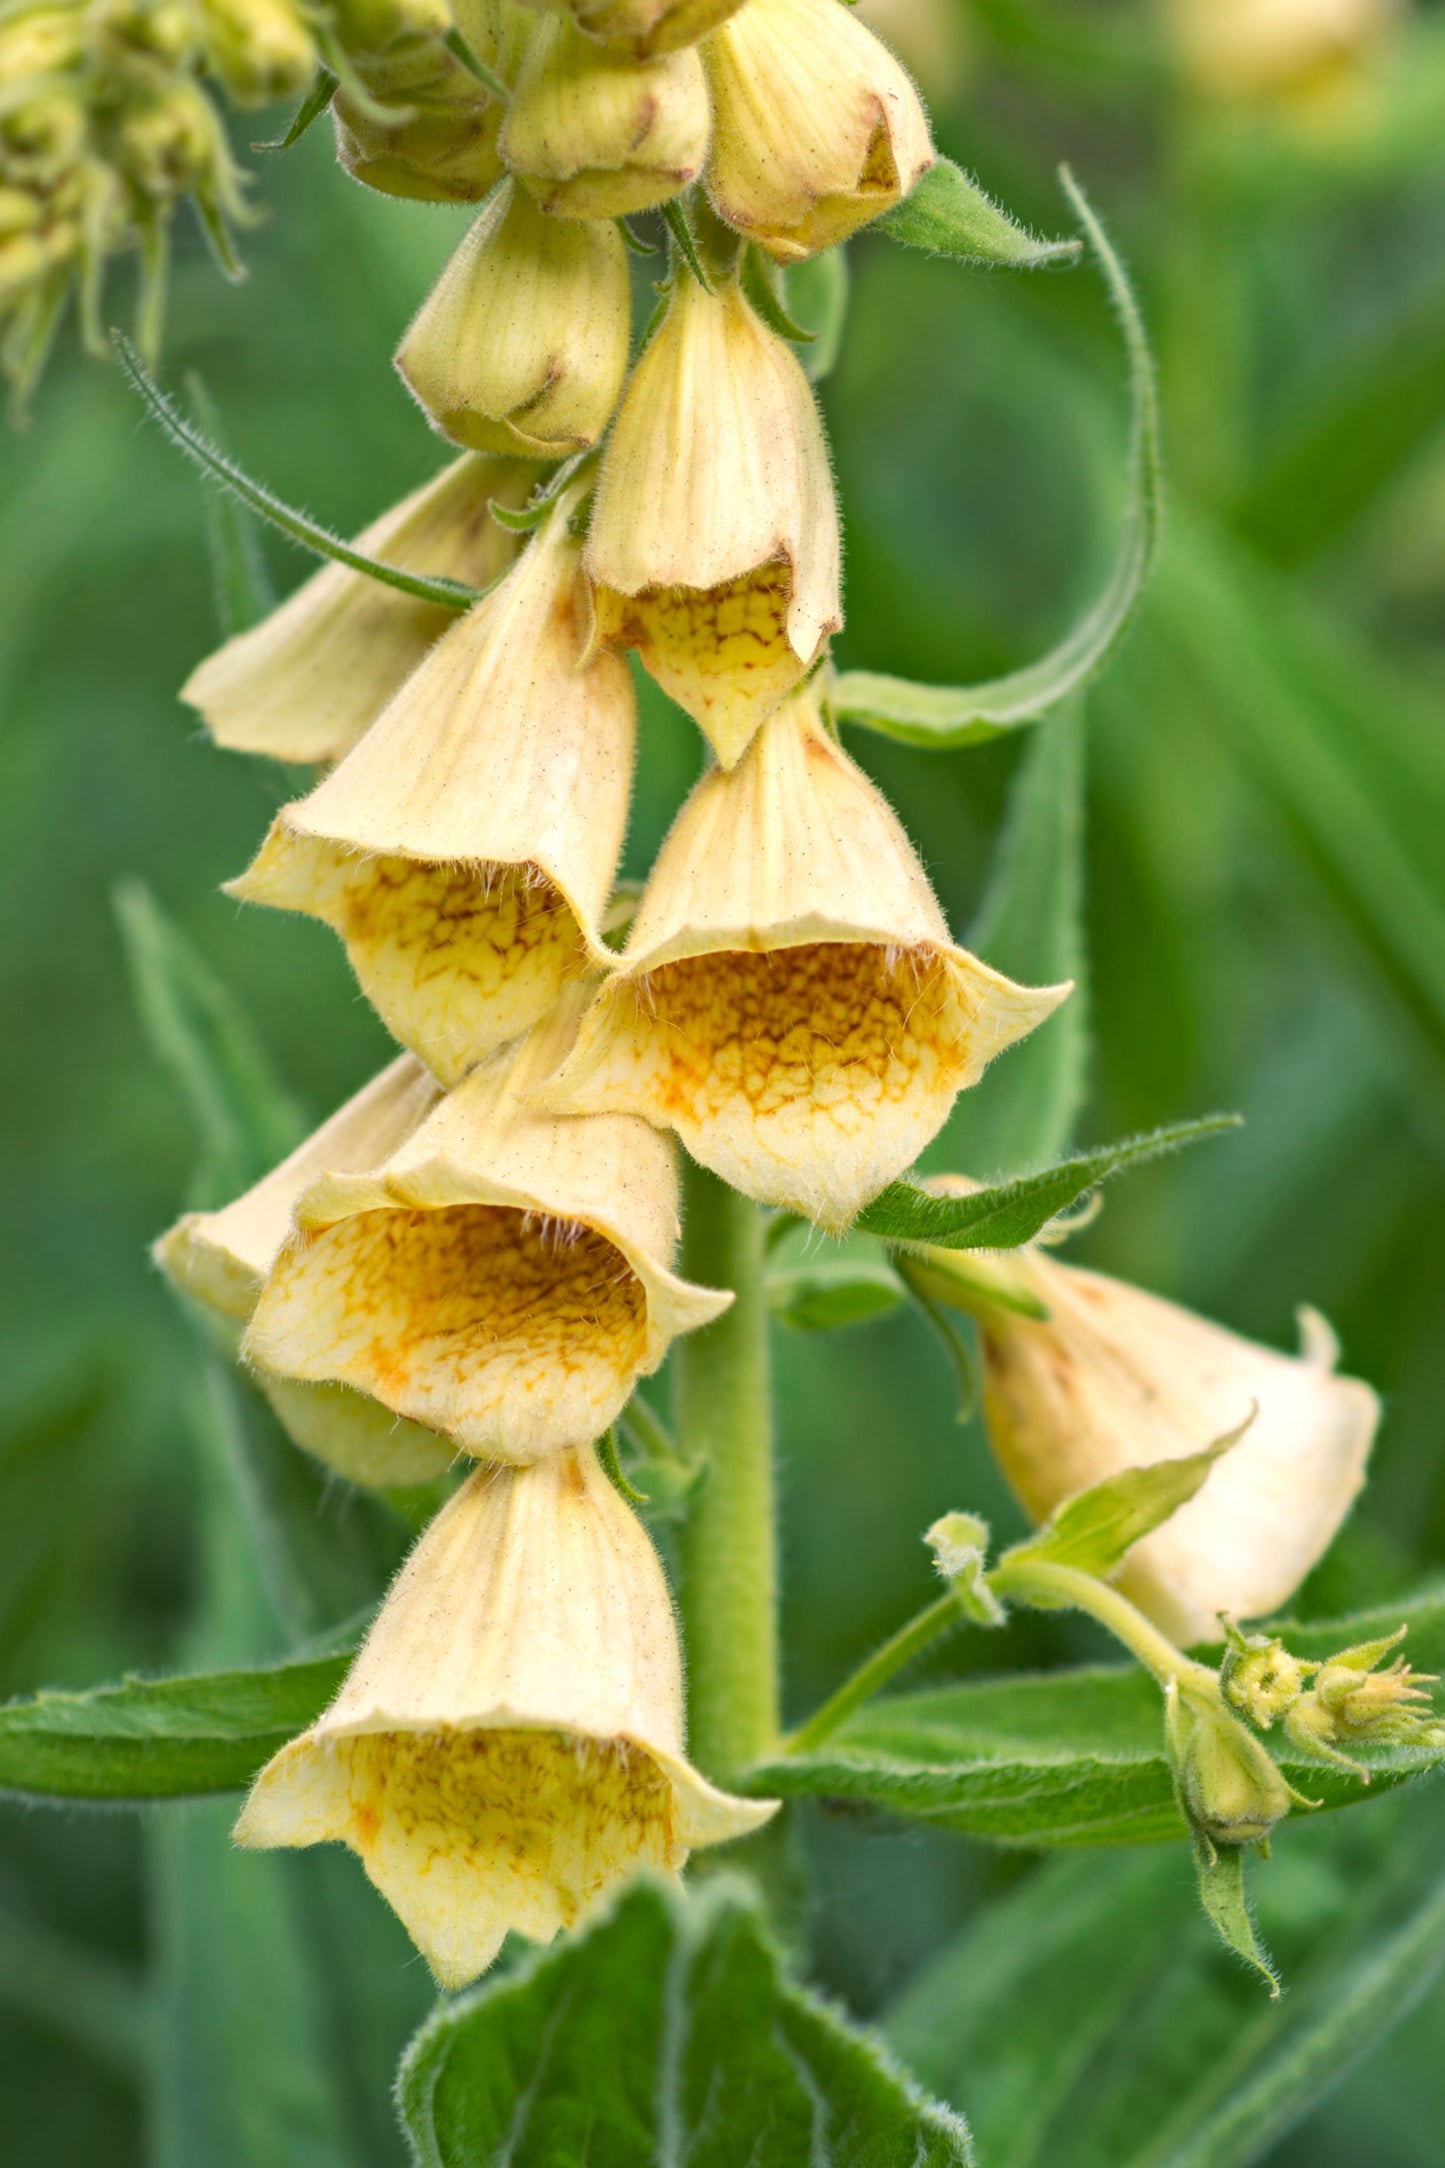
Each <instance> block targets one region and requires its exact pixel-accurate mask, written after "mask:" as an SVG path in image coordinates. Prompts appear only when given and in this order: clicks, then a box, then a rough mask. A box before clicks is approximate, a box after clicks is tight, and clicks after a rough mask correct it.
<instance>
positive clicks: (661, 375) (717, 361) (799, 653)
mask: <svg viewBox="0 0 1445 2168" xmlns="http://www.w3.org/2000/svg"><path fill="white" fill-rule="evenodd" d="M839 562H840V560H839V538H838V513H837V506H836V504H835V503H834V498H833V478H832V474H831V472H830V471H829V466H828V451H827V446H826V444H825V443H824V440H823V425H822V422H821V421H820V419H819V416H818V409H817V406H816V404H815V402H814V399H813V394H812V390H811V389H810V387H809V384H808V380H807V378H806V377H805V376H804V374H803V371H802V369H801V367H800V366H799V364H798V361H797V359H796V357H795V356H794V355H793V353H792V352H791V350H790V349H789V348H788V347H787V346H786V345H785V344H784V342H783V341H782V340H781V339H780V338H778V337H777V336H776V335H775V334H774V333H773V332H771V331H769V330H768V328H767V326H766V325H765V324H763V323H762V321H761V320H760V318H759V317H758V316H756V315H755V314H754V312H753V310H752V309H751V308H750V307H749V305H748V302H747V300H746V299H745V297H744V295H743V293H742V291H741V289H740V288H739V286H738V285H737V283H736V281H734V280H729V281H727V282H726V283H725V284H723V285H722V286H721V287H720V288H719V289H718V291H716V292H715V293H712V292H709V291H708V290H707V289H706V288H705V287H704V286H703V285H702V284H701V283H700V281H699V280H697V279H695V278H693V277H691V276H690V275H688V274H687V273H686V272H685V271H681V270H680V271H679V273H678V276H677V279H676V282H675V284H674V286H673V290H672V296H671V299H670V301H669V303H668V307H667V314H666V316H665V317H664V319H663V321H662V324H661V326H660V327H659V329H658V331H657V333H656V335H655V336H654V338H653V340H652V342H651V344H650V345H649V346H648V348H647V350H646V352H645V353H644V354H643V356H642V359H641V360H640V361H639V362H638V364H637V367H636V369H635V370H634V371H633V374H632V379H631V381H630V383H629V384H628V387H627V391H626V394H625V396H624V398H623V401H622V407H621V410H620V412H619V413H618V416H617V421H616V424H615V426H614V428H613V431H612V435H611V437H610V439H609V440H608V444H607V449H606V452H605V453H604V456H603V461H602V472H601V476H600V479H599V481H598V485H597V496H596V501H595V503H594V506H593V511H592V523H591V529H590V532H589V535H588V540H587V555H586V566H587V572H588V575H589V577H590V579H591V582H592V590H593V607H594V610H595V612H596V629H597V635H598V637H599V638H600V639H601V640H603V641H613V642H617V643H619V644H623V645H626V646H629V647H635V648H636V649H637V650H638V652H639V654H640V655H641V657H642V660H643V661H644V662H645V663H646V665H647V667H648V669H649V670H650V671H651V672H652V675H653V676H654V677H655V678H656V679H657V681H658V683H659V684H660V685H662V686H663V687H664V688H665V689H666V690H667V691H668V692H669V693H671V695H672V697H673V698H674V699H675V700H676V701H678V702H679V703H680V704H681V705H682V706H683V707H685V708H686V709H687V711H688V713H689V714H690V715H691V716H693V717H694V718H695V719H696V721H697V722H698V723H699V724H700V725H701V727H702V729H703V730H704V731H705V732H706V733H707V736H708V738H709V740H710V742H711V744H712V747H713V750H714V751H715V752H716V754H717V757H718V759H719V760H720V761H721V762H722V764H723V766H724V767H725V768H730V767H731V766H732V765H733V763H734V761H736V760H738V759H739V758H740V757H741V755H742V754H743V752H744V751H745V750H746V748H747V746H748V743H749V741H750V740H751V738H752V735H753V733H754V731H755V730H756V729H757V727H758V725H759V723H761V722H762V720H763V719H764V717H765V716H767V715H769V714H770V713H771V712H772V710H773V709H774V708H775V707H776V706H777V705H778V703H779V701H780V700H782V699H784V698H785V697H786V695H787V694H788V693H789V692H791V691H792V689H793V687H794V686H795V685H796V684H797V683H798V682H799V680H800V679H801V678H802V677H803V676H804V674H805V673H806V671H807V670H808V669H809V667H810V666H811V664H812V663H813V662H814V661H815V659H816V658H817V656H818V654H819V653H820V651H821V649H822V646H823V643H824V641H825V640H826V638H827V636H828V634H829V633H831V632H836V630H837V629H838V627H839V626H840V625H841V624H842V622H843V610H842V601H841V594H840V587H839Z"/></svg>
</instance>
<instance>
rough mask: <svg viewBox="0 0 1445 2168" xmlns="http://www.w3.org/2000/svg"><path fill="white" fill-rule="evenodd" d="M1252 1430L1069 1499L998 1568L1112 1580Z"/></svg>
mask: <svg viewBox="0 0 1445 2168" xmlns="http://www.w3.org/2000/svg"><path fill="white" fill-rule="evenodd" d="M1248 1428H1249V1425H1248V1423H1244V1424H1241V1426H1240V1428H1239V1429H1238V1430H1233V1431H1231V1432H1230V1434H1229V1436H1228V1437H1227V1438H1217V1439H1216V1440H1215V1442H1214V1444H1213V1445H1207V1446H1205V1448H1204V1450H1203V1452H1201V1453H1186V1454H1184V1455H1182V1456H1181V1457H1180V1458H1179V1459H1177V1460H1156V1461H1154V1462H1153V1463H1152V1465H1151V1466H1149V1467H1147V1468H1126V1469H1125V1470H1124V1472H1123V1473H1122V1475H1114V1476H1110V1477H1109V1479H1108V1481H1107V1482H1104V1483H1095V1484H1094V1485H1093V1486H1092V1487H1091V1488H1090V1489H1089V1490H1086V1491H1080V1492H1079V1493H1078V1495H1077V1496H1076V1497H1073V1498H1066V1499H1065V1501H1064V1503H1063V1504H1062V1505H1061V1506H1060V1507H1059V1508H1058V1510H1057V1511H1056V1512H1055V1513H1054V1514H1052V1515H1051V1516H1050V1518H1049V1519H1048V1520H1047V1521H1046V1522H1045V1523H1044V1526H1043V1527H1042V1528H1041V1529H1040V1530H1039V1532H1038V1534H1037V1535H1036V1536H1031V1537H1030V1538H1029V1540H1028V1542H1027V1543H1018V1544H1015V1546H1014V1548H1013V1549H1012V1550H1011V1551H1005V1553H1004V1555H1003V1557H1002V1558H1001V1559H1000V1560H999V1566H1000V1567H1001V1568H1002V1567H1004V1566H1013V1565H1019V1566H1023V1565H1028V1564H1030V1563H1035V1562H1037V1563H1047V1564H1049V1565H1054V1566H1073V1567H1076V1568H1077V1569H1078V1571H1079V1572H1081V1573H1092V1574H1094V1575H1096V1576H1097V1577H1098V1578H1099V1579H1100V1580H1108V1578H1109V1576H1110V1575H1111V1574H1112V1573H1113V1572H1115V1570H1116V1569H1117V1568H1118V1567H1119V1566H1120V1565H1122V1563H1123V1561H1124V1559H1125V1557H1126V1556H1127V1554H1128V1552H1129V1551H1130V1550H1131V1549H1132V1548H1133V1546H1134V1545H1135V1544H1136V1543H1139V1542H1141V1541H1142V1540H1143V1538H1144V1537H1145V1536H1147V1535H1148V1534H1149V1533H1150V1532H1151V1530H1153V1529H1155V1528H1159V1527H1162V1525H1163V1523H1164V1522H1165V1521H1167V1520H1168V1519H1169V1517H1170V1515H1171V1514H1174V1513H1177V1512H1178V1511H1179V1508H1180V1507H1181V1506H1184V1505H1188V1503H1189V1501H1190V1499H1191V1498H1193V1497H1194V1496H1196V1494H1197V1493H1198V1492H1199V1491H1200V1490H1202V1489H1203V1487H1204V1484H1205V1483H1206V1482H1207V1481H1208V1478H1209V1474H1210V1471H1211V1469H1212V1468H1213V1466H1214V1464H1215V1462H1216V1461H1217V1460H1219V1459H1220V1458H1221V1456H1222V1455H1223V1454H1225V1453H1227V1452H1229V1450H1230V1448H1231V1447H1232V1446H1235V1445H1237V1444H1238V1442H1239V1440H1240V1439H1241V1438H1242V1437H1243V1435H1244V1433H1245V1431H1246V1430H1247V1429H1248Z"/></svg>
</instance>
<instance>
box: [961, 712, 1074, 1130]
mask: <svg viewBox="0 0 1445 2168" xmlns="http://www.w3.org/2000/svg"><path fill="white" fill-rule="evenodd" d="M968 945H969V947H970V948H971V949H972V950H973V951H974V953H975V955H978V956H983V957H986V958H987V960H988V961H989V963H991V964H992V965H993V967H994V969H995V970H997V971H1006V972H1007V973H1008V975H1009V977H1010V978H1012V979H1017V980H1018V981H1019V982H1020V983H1021V984H1023V985H1026V986H1058V985H1060V984H1062V982H1063V981H1064V980H1065V979H1072V980H1073V982H1074V990H1073V992H1072V994H1070V996H1069V998H1068V1000H1067V1001H1066V1002H1064V1004H1063V1005H1062V1007H1061V1008H1058V1009H1056V1010H1055V1011H1054V1013H1053V1015H1052V1016H1050V1017H1047V1018H1046V1019H1045V1021H1044V1022H1043V1023H1042V1024H1040V1025H1039V1027H1038V1029H1037V1030H1036V1031H1032V1032H1030V1033H1029V1036H1028V1037H1027V1038H1026V1039H1025V1040H1024V1041H1023V1043H1022V1045H1020V1046H1016V1047H1015V1048H1014V1049H1013V1052H1012V1055H1011V1057H1010V1059H1009V1060H1008V1061H1007V1062H1006V1063H1000V1064H999V1065H998V1067H996V1068H993V1069H990V1070H989V1071H988V1072H987V1073H986V1074H985V1075H984V1076H983V1078H982V1079H981V1080H980V1082H979V1083H978V1084H977V1085H976V1086H975V1087H974V1089H973V1090H972V1091H971V1092H969V1093H967V1094H966V1095H965V1097H964V1098H963V1099H961V1100H960V1101H959V1104H958V1106H957V1108H956V1109H955V1111H954V1115H953V1117H952V1120H951V1121H950V1123H949V1135H950V1141H951V1140H952V1137H954V1136H956V1137H957V1140H958V1147H957V1149H958V1153H959V1155H960V1156H962V1157H963V1158H964V1160H965V1163H966V1164H967V1165H968V1166H970V1167H973V1168H976V1169H978V1170H979V1171H980V1172H982V1171H983V1170H984V1169H986V1168H991V1167H1009V1166H1013V1167H1017V1166H1020V1165H1023V1166H1029V1165H1038V1164H1040V1163H1042V1162H1047V1161H1049V1160H1051V1159H1057V1158H1058V1156H1059V1154H1060V1153H1061V1152H1065V1151H1067V1150H1068V1147H1069V1144H1070V1142H1071V1141H1072V1138H1073V1134H1074V1125H1075V1123H1076V1122H1077V1120H1078V1116H1079V1110H1080V1108H1081V1106H1082V1105H1083V1101H1084V1092H1085V1086H1086V1083H1087V1074H1088V1061H1089V996H1088V986H1087V983H1086V971H1085V954H1084V707H1083V701H1082V700H1081V699H1074V700H1066V701H1064V702H1063V703H1062V705H1061V706H1060V707H1058V708H1057V709H1056V710H1055V711H1054V713H1053V714H1052V715H1050V716H1048V717H1046V718H1045V720H1044V721H1043V722H1041V723H1040V724H1039V727H1038V729H1037V730H1036V731H1035V733H1034V735H1033V738H1032V741H1031V743H1030V744H1029V747H1028V750H1027V752H1026V754H1025V756H1024V759H1023V761H1022V763H1021V764H1020V767H1019V771H1018V774H1017V776H1016V777H1015V779H1014V785H1013V789H1012V791H1011V793H1010V796H1009V808H1008V818H1007V820H1006V822H1005V824H1004V830H1003V835H1002V838H1001V841H1000V844H999V848H998V853H997V856H996V858H995V861H994V867H993V874H992V878H991V879H990V882H989V886H988V890H987V892H986V894H985V896H984V899H983V904H982V907H981V909H980V911H979V914H978V918H977V920H976V921H975V923H974V925H973V926H972V927H971V928H970V930H969V936H968ZM939 1163H940V1164H946V1161H945V1160H940V1161H939Z"/></svg>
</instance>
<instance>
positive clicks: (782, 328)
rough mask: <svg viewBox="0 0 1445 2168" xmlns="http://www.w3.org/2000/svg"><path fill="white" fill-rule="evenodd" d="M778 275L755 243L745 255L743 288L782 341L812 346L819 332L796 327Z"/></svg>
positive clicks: (747, 249)
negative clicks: (781, 290)
mask: <svg viewBox="0 0 1445 2168" xmlns="http://www.w3.org/2000/svg"><path fill="white" fill-rule="evenodd" d="M777 280H778V274H777V271H776V269H775V268H774V266H773V264H772V262H771V261H770V259H769V258H768V257H766V256H765V255H764V254H763V252H762V250H761V249H760V248H759V247H758V246H757V244H756V243H753V244H752V245H750V246H749V247H748V248H746V249H744V251H743V265H742V288H743V292H744V293H745V294H746V295H747V297H748V299H749V301H750V302H751V303H752V305H753V307H754V308H755V309H756V310H757V312H758V314H759V316H761V318H762V320H763V322H764V323H765V324H766V325H767V327H768V329H769V331H773V332H776V333H777V335H778V337H779V338H780V339H787V340H788V341H789V343H790V344H791V345H793V346H811V345H812V344H813V341H814V340H815V339H816V338H817V336H818V334H817V332H816V331H805V330H804V329H803V327H802V325H801V324H795V323H794V322H793V319H792V317H791V316H789V314H788V312H787V310H786V308H785V307H784V306H783V300H782V296H781V294H780V293H779V291H778V283H777Z"/></svg>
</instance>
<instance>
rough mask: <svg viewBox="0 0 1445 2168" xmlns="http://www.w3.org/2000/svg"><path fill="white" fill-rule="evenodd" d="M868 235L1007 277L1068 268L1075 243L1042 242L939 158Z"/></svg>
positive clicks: (1077, 249) (1077, 245)
mask: <svg viewBox="0 0 1445 2168" xmlns="http://www.w3.org/2000/svg"><path fill="white" fill-rule="evenodd" d="M874 230H875V231H876V232H878V233H886V234H887V236H888V238H889V240H890V241H901V242H903V243H904V245H905V246H906V247H908V248H921V249H924V250H926V251H927V253H928V254H929V255H930V256H953V257H956V258H957V259H958V260H959V261H960V262H961V263H972V264H988V265H991V266H993V267H995V268H1003V269H1008V270H1013V271H1033V270H1037V268H1038V267H1039V265H1040V264H1047V263H1069V262H1071V261H1072V260H1073V259H1074V258H1075V257H1076V256H1077V255H1078V254H1079V253H1080V250H1081V247H1082V243H1081V242H1079V241H1074V240H1068V241H1042V240H1040V239H1039V237H1038V235H1037V234H1033V233H1030V232H1029V231H1028V229H1027V228H1026V227H1024V226H1020V225H1019V224H1018V223H1017V222H1016V221H1015V220H1014V219H1012V218H1010V217H1009V215H1008V213H1007V211H1004V210H1000V208H999V206H998V205H997V204H996V203H995V202H994V201H993V199H992V198H991V197H989V196H986V195H985V194H984V192H983V190H982V189H981V188H980V187H979V185H978V183H977V181H975V180H972V179H970V177H969V176H968V174H966V173H965V172H964V171H963V169H962V168H961V167H960V166H956V165H955V164H954V162H953V160H952V159H951V158H939V159H938V160H936V161H935V163H934V164H933V165H931V166H930V167H929V169H928V171H927V172H926V173H925V174H924V176H923V178H922V180H921V181H919V183H918V185H917V187H916V188H915V189H914V190H913V192H912V194H911V195H908V196H905V197H904V199H903V201H902V203H898V204H895V205H894V207H893V209H892V210H891V211H885V212H884V214H883V216H882V217H881V218H880V219H877V220H875V222H874Z"/></svg>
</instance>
